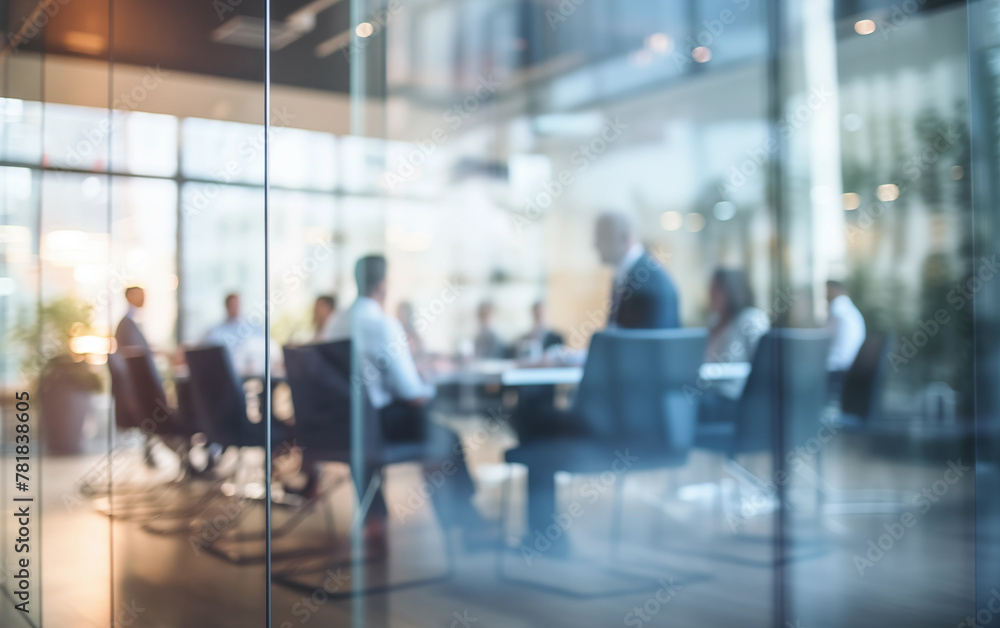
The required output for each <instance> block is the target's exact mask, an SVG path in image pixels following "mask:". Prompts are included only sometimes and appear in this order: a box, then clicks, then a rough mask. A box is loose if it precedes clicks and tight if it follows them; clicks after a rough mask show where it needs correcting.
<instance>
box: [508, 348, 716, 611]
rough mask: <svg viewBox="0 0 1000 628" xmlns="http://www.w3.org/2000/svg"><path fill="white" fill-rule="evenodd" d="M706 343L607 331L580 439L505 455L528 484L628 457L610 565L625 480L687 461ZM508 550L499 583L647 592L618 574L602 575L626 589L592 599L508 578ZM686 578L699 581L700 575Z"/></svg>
mask: <svg viewBox="0 0 1000 628" xmlns="http://www.w3.org/2000/svg"><path fill="white" fill-rule="evenodd" d="M707 339H708V334H707V332H706V330H704V329H670V330H608V331H602V332H598V333H596V334H594V336H593V338H592V339H591V342H590V349H589V351H588V354H587V362H586V365H585V366H584V372H583V378H582V380H581V382H580V385H579V388H578V392H577V395H576V398H575V399H574V402H573V406H572V410H571V413H570V416H573V417H576V418H577V419H578V420H579V421H580V422H581V424H582V425H583V426H584V429H583V430H582V432H583V433H582V434H581V435H578V436H567V437H564V438H554V439H545V440H536V441H534V442H529V443H526V444H523V445H521V446H519V447H516V448H514V449H512V450H510V451H508V452H507V453H506V460H507V462H509V463H519V464H523V465H526V466H527V467H528V474H529V482H530V479H531V474H533V473H543V474H549V473H554V472H556V471H565V472H569V473H599V472H603V471H607V470H608V469H609V465H611V464H612V462H613V461H614V460H615V458H616V451H619V452H620V451H625V450H627V451H628V452H629V455H630V456H631V457H632V458H635V459H634V460H633V461H632V462H631V464H630V466H628V467H627V468H626V470H625V471H622V472H621V473H616V482H615V488H614V491H615V492H614V506H613V513H612V517H613V519H612V526H611V534H610V539H609V540H610V553H611V557H612V558H614V557H615V556H616V555H617V552H618V549H619V544H620V538H621V515H622V501H623V494H624V490H623V489H624V483H625V478H626V475H627V473H629V472H634V471H644V470H652V469H668V468H677V467H681V466H683V465H684V464H685V463H686V462H687V460H688V455H689V453H690V450H691V445H692V443H693V441H694V430H695V423H696V421H697V414H696V411H697V407H696V405H695V404H693V403H692V402H691V401H690V399H689V396H688V392H687V391H689V390H690V387H693V386H695V384H696V383H697V380H698V369H699V367H700V365H701V361H702V357H703V356H704V353H705V346H706V343H707ZM509 484H510V482H509V481H508V482H506V483H505V484H504V490H503V497H502V505H501V526H502V527H505V525H504V522H505V521H506V516H507V509H508V502H509ZM529 485H530V484H529ZM506 549H507V548H506V546H502V547H501V551H500V552H499V554H498V562H497V574H498V577H499V578H500V579H502V580H505V581H509V582H514V583H520V584H528V585H531V586H533V587H536V588H540V589H543V590H547V591H550V592H553V593H558V594H563V595H570V596H575V597H596V596H601V595H619V594H622V593H626V592H633V591H640V590H644V589H645V588H648V587H649V580H648V578H647V577H645V576H637V575H636V574H633V573H628V572H625V571H623V570H621V569H616V568H610V569H609V568H605V569H604V571H610V572H614V573H616V574H618V575H619V577H620V578H621V580H622V581H623V582H624V583H625V584H624V585H621V584H619V585H618V586H616V585H615V584H610V585H608V584H602V585H600V586H599V587H593V588H591V590H587V591H584V590H581V589H580V588H579V587H571V586H563V585H562V584H557V583H556V582H554V581H553V580H552V579H544V578H542V579H537V578H530V577H522V576H511V575H510V574H508V572H507V570H506V568H505V561H504V555H505V553H506ZM661 568H662V567H657V569H661ZM687 575H688V576H690V578H691V579H692V580H693V579H695V574H687Z"/></svg>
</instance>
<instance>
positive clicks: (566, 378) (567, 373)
mask: <svg viewBox="0 0 1000 628" xmlns="http://www.w3.org/2000/svg"><path fill="white" fill-rule="evenodd" d="M749 374H750V363H749V362H707V363H705V364H702V365H701V368H700V369H699V371H698V376H699V377H700V378H701V379H703V380H707V381H723V380H739V379H746V378H747V376H748V375H749ZM581 379H583V367H580V366H557V367H544V368H511V369H508V370H505V371H503V374H502V376H501V378H500V381H501V382H502V383H503V384H504V385H505V386H543V385H552V384H579V383H580V380H581Z"/></svg>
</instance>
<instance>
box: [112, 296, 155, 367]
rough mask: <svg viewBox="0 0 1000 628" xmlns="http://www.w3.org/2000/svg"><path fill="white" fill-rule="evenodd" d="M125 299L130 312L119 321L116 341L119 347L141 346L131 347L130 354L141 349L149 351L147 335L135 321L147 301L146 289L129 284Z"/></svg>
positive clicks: (134, 353)
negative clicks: (137, 348)
mask: <svg viewBox="0 0 1000 628" xmlns="http://www.w3.org/2000/svg"><path fill="white" fill-rule="evenodd" d="M125 300H126V301H128V312H126V313H125V317H124V318H122V320H121V322H120V323H118V328H117V329H116V330H115V342H116V343H117V344H118V349H119V350H121V349H123V348H125V347H139V350H136V349H129V351H128V352H127V353H128V354H129V355H137V354H138V353H139V352H140V351H146V352H148V351H149V343H148V342H146V337H145V336H144V335H143V334H142V330H140V329H139V325H137V324H136V322H135V317H136V315H137V314H138V313H139V310H140V309H141V308H142V306H143V305H144V304H145V303H146V291H145V290H143V289H142V288H140V287H139V286H129V287H128V288H125Z"/></svg>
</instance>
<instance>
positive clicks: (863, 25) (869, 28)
mask: <svg viewBox="0 0 1000 628" xmlns="http://www.w3.org/2000/svg"><path fill="white" fill-rule="evenodd" d="M854 32H856V33H857V34H858V35H871V34H872V33H874V32H875V22H874V21H872V20H858V21H857V22H855V23H854Z"/></svg>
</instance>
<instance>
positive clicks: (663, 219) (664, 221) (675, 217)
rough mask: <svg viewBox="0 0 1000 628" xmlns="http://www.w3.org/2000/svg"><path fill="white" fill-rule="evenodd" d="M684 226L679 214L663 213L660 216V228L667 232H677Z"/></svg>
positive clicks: (682, 218)
mask: <svg viewBox="0 0 1000 628" xmlns="http://www.w3.org/2000/svg"><path fill="white" fill-rule="evenodd" d="M683 225H684V217H683V216H681V213H680V212H673V211H670V212H663V215H662V216H660V226H662V227H663V228H664V229H665V230H667V231H677V230H678V229H680V228H681V227H682V226H683Z"/></svg>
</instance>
